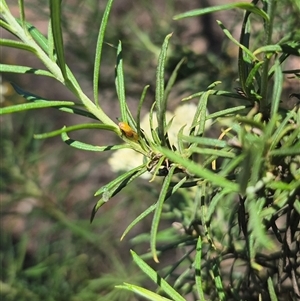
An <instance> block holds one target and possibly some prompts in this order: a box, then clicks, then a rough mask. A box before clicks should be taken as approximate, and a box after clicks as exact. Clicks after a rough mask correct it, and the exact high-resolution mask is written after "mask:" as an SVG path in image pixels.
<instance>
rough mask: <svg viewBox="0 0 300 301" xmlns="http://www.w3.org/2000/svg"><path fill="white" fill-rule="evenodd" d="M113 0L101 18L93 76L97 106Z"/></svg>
mask: <svg viewBox="0 0 300 301" xmlns="http://www.w3.org/2000/svg"><path fill="white" fill-rule="evenodd" d="M112 3H113V0H108V2H107V4H106V7H105V11H104V14H103V17H102V20H101V25H100V29H99V34H98V39H97V46H96V53H95V61H94V76H93V91H94V101H95V104H96V105H97V106H99V95H98V94H99V93H98V91H99V78H100V66H101V55H102V48H103V41H104V34H105V30H106V26H107V22H108V17H109V13H110V10H111V7H112Z"/></svg>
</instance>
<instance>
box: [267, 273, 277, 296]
mask: <svg viewBox="0 0 300 301" xmlns="http://www.w3.org/2000/svg"><path fill="white" fill-rule="evenodd" d="M268 291H269V295H270V298H271V301H278V299H277V295H276V292H275V289H274V284H273V280H272V278H271V277H269V278H268Z"/></svg>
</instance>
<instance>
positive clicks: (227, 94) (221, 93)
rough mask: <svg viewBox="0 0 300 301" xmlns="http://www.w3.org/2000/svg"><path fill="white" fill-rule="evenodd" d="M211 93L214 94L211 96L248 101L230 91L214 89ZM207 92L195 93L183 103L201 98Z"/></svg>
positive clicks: (184, 99) (185, 98)
mask: <svg viewBox="0 0 300 301" xmlns="http://www.w3.org/2000/svg"><path fill="white" fill-rule="evenodd" d="M210 91H212V92H211V95H215V96H222V97H229V98H236V99H242V100H246V98H245V97H243V96H241V95H240V94H238V93H232V92H229V91H222V90H213V89H212V90H210ZM205 92H206V91H201V92H197V93H195V94H192V95H190V96H187V97H184V98H183V99H182V101H186V100H190V99H193V98H199V97H200V96H202V95H203V94H204V93H205Z"/></svg>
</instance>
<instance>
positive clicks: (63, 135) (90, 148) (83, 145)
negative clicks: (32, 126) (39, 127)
mask: <svg viewBox="0 0 300 301" xmlns="http://www.w3.org/2000/svg"><path fill="white" fill-rule="evenodd" d="M44 135H46V134H44ZM61 138H62V140H63V142H65V143H66V144H68V145H70V146H72V147H74V148H77V149H80V150H86V151H91V152H103V151H111V150H118V149H121V148H125V147H126V145H124V144H121V145H107V146H98V145H91V144H87V143H84V142H80V141H77V140H73V139H71V138H70V137H69V136H68V134H67V133H66V132H62V133H61ZM39 139H41V138H39Z"/></svg>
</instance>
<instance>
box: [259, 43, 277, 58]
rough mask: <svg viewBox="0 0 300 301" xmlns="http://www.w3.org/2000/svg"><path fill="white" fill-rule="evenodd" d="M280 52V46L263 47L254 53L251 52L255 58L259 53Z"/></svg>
mask: <svg viewBox="0 0 300 301" xmlns="http://www.w3.org/2000/svg"><path fill="white" fill-rule="evenodd" d="M277 52H282V48H281V47H280V45H278V44H276V45H265V46H262V47H259V48H257V49H256V50H255V51H253V54H254V55H255V56H256V55H258V54H260V53H277Z"/></svg>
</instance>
